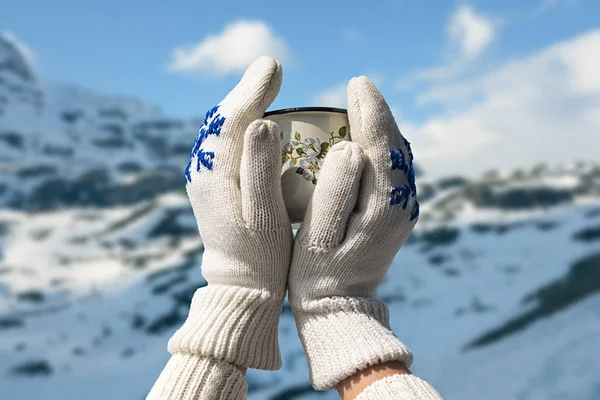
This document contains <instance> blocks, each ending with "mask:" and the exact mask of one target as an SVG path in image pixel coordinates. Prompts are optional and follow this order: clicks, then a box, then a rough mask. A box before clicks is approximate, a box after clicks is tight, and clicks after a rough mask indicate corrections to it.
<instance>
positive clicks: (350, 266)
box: [288, 77, 419, 390]
mask: <svg viewBox="0 0 600 400" xmlns="http://www.w3.org/2000/svg"><path fill="white" fill-rule="evenodd" d="M348 117H349V120H350V132H351V136H352V142H341V143H338V144H336V145H335V146H333V147H332V148H331V150H330V151H329V153H328V155H327V157H326V159H325V163H324V165H323V169H322V170H321V178H320V179H319V183H318V184H317V186H316V187H315V192H314V194H313V197H312V199H311V203H310V204H309V206H308V209H307V213H306V216H305V218H304V221H303V224H302V227H301V228H300V230H299V231H298V234H297V237H296V240H295V242H294V250H293V256H292V264H291V267H290V277H289V280H288V282H289V283H288V284H289V296H290V303H291V306H292V309H293V311H294V315H295V319H296V325H297V327H298V333H299V336H300V339H301V341H302V344H303V346H304V349H305V351H306V354H307V357H308V361H309V367H310V378H311V382H312V384H313V386H314V387H315V389H317V390H327V389H331V388H333V387H334V386H335V385H337V384H338V383H339V382H340V381H342V380H343V379H345V378H347V377H349V376H350V375H352V374H353V373H355V372H356V371H357V370H360V369H363V368H365V367H366V366H368V365H374V364H378V363H380V362H385V361H390V360H399V361H402V362H404V364H405V365H406V366H410V364H411V363H412V353H411V352H410V350H409V349H408V348H407V347H406V346H405V345H404V344H403V343H402V342H401V341H400V340H399V339H398V338H397V337H396V336H395V335H394V334H393V332H392V331H391V330H390V329H389V325H388V323H389V322H388V309H387V307H386V306H385V305H384V304H383V303H381V302H379V301H377V300H375V296H376V292H377V287H378V286H379V285H380V284H381V282H382V281H383V280H384V278H385V276H386V274H387V270H388V268H389V265H390V263H391V262H392V259H393V258H394V256H395V255H396V253H397V252H398V249H399V248H400V246H401V245H402V244H403V243H404V241H405V240H406V239H407V238H408V236H409V235H410V233H411V232H412V229H413V227H414V225H415V223H416V222H417V218H418V214H419V209H418V203H417V199H416V187H415V183H414V169H413V164H412V152H411V150H410V145H409V144H408V142H407V141H406V140H405V139H404V138H403V137H402V135H401V134H400V131H399V129H398V127H397V125H396V123H395V121H394V118H393V116H392V113H391V111H390V109H389V107H388V105H387V104H386V102H385V100H384V99H383V96H382V95H381V94H380V93H379V91H378V90H377V88H376V87H375V86H374V85H373V84H372V83H371V81H369V80H368V79H367V78H366V77H360V78H354V79H352V80H351V81H350V83H349V85H348ZM363 150H364V152H363ZM359 182H360V184H359Z"/></svg>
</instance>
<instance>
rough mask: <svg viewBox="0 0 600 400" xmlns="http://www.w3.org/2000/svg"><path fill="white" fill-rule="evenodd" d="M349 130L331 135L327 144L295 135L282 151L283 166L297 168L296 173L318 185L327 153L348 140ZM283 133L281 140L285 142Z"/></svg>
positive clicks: (342, 130) (343, 128)
mask: <svg viewBox="0 0 600 400" xmlns="http://www.w3.org/2000/svg"><path fill="white" fill-rule="evenodd" d="M347 134H348V128H347V127H346V126H342V127H341V128H340V129H339V130H338V132H337V135H336V134H335V132H330V133H329V139H328V140H327V141H326V142H321V139H319V138H312V137H311V138H305V139H304V140H303V139H302V134H301V133H300V132H295V133H294V138H293V139H292V140H291V141H290V142H289V143H287V144H286V145H285V146H284V147H283V150H282V151H281V164H282V165H285V164H286V163H289V167H290V168H293V167H297V169H296V173H297V174H299V175H302V176H303V177H304V179H306V180H307V181H310V182H312V183H313V184H315V185H316V184H317V181H318V178H319V171H320V170H321V167H322V165H323V160H324V159H325V156H327V152H328V151H329V149H330V148H331V146H333V145H334V144H336V143H338V142H341V141H342V140H348V139H346V136H347ZM283 137H284V135H283V132H281V135H280V138H281V139H282V140H283Z"/></svg>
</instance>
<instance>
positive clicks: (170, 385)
mask: <svg viewBox="0 0 600 400" xmlns="http://www.w3.org/2000/svg"><path fill="white" fill-rule="evenodd" d="M247 391H248V385H247V384H246V380H245V379H244V375H243V374H242V372H241V371H240V370H239V368H237V367H235V366H234V365H232V364H230V363H228V362H226V361H219V360H215V359H212V358H203V357H198V356H196V355H193V354H175V355H173V357H171V359H170V360H169V362H168V363H167V365H166V366H165V368H164V369H163V371H162V373H161V374H160V376H159V378H158V380H157V381H156V383H155V384H154V387H153V388H152V391H151V392H150V394H149V395H148V396H147V397H146V399H148V400H162V399H178V400H243V399H245V398H246V392H247Z"/></svg>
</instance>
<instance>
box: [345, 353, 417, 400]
mask: <svg viewBox="0 0 600 400" xmlns="http://www.w3.org/2000/svg"><path fill="white" fill-rule="evenodd" d="M410 373H411V372H410V370H409V369H408V368H407V367H406V365H404V363H402V362H400V361H388V362H384V363H379V364H376V365H370V366H368V367H367V368H365V369H362V370H359V371H357V372H356V373H355V374H353V375H351V376H349V377H348V378H346V379H344V380H343V381H341V382H340V383H338V384H337V386H336V389H337V391H338V393H339V394H340V397H341V398H342V400H354V399H356V397H357V396H358V395H359V394H360V393H361V392H362V391H363V390H365V389H366V388H367V387H368V386H370V385H371V384H373V383H375V382H377V381H378V380H380V379H383V378H385V377H388V376H393V375H403V374H410Z"/></svg>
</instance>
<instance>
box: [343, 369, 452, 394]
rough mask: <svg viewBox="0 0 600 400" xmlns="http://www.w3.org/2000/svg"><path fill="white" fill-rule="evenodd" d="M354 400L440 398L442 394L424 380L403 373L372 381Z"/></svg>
mask: <svg viewBox="0 0 600 400" xmlns="http://www.w3.org/2000/svg"><path fill="white" fill-rule="evenodd" d="M354 400H442V396H440V394H439V393H438V392H437V391H436V390H435V389H434V388H433V387H432V386H431V385H430V384H429V383H427V382H425V381H424V380H422V379H419V378H418V377H416V376H414V375H406V374H404V375H392V376H388V377H385V378H383V379H380V380H378V381H377V382H374V383H372V384H371V385H369V386H368V387H367V388H366V389H365V390H363V391H362V392H361V393H360V394H359V395H358V396H357V397H356V399H354Z"/></svg>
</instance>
